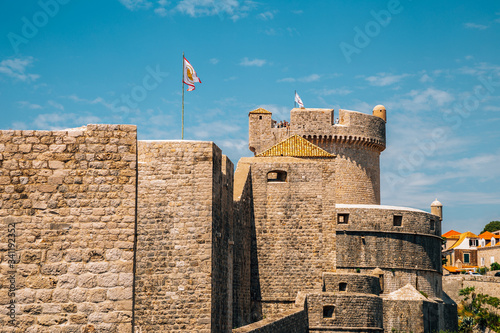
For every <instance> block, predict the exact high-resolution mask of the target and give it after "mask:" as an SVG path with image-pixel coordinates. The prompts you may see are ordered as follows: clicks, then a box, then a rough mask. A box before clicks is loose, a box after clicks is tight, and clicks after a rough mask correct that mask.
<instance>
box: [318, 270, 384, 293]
mask: <svg viewBox="0 0 500 333" xmlns="http://www.w3.org/2000/svg"><path fill="white" fill-rule="evenodd" d="M341 284H345V285H344V286H345V288H342V286H341ZM341 289H343V290H341ZM323 291H326V292H341V291H344V292H349V293H363V294H373V295H377V296H378V295H379V294H380V281H379V278H378V277H377V276H374V275H371V274H353V273H351V274H342V273H323Z"/></svg>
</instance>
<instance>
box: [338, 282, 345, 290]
mask: <svg viewBox="0 0 500 333" xmlns="http://www.w3.org/2000/svg"><path fill="white" fill-rule="evenodd" d="M339 291H347V283H345V282H340V283H339Z"/></svg>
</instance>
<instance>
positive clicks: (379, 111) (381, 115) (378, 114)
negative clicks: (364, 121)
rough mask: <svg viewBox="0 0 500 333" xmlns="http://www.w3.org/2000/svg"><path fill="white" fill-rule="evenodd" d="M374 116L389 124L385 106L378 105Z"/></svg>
mask: <svg viewBox="0 0 500 333" xmlns="http://www.w3.org/2000/svg"><path fill="white" fill-rule="evenodd" d="M373 115H374V116H375V117H379V118H382V119H384V121H385V122H387V114H386V110H385V106H383V105H377V106H375V107H374V108H373Z"/></svg>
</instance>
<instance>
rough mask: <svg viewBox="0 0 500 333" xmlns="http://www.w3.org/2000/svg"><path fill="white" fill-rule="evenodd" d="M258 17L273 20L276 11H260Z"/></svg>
mask: <svg viewBox="0 0 500 333" xmlns="http://www.w3.org/2000/svg"><path fill="white" fill-rule="evenodd" d="M257 18H259V19H261V20H263V21H268V20H272V19H273V18H274V13H273V12H270V11H267V12H263V13H260V14H259V15H257Z"/></svg>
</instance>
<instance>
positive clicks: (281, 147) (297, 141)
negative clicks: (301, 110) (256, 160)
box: [256, 135, 335, 158]
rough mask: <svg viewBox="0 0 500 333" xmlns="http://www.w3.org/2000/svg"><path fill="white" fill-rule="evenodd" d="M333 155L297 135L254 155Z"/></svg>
mask: <svg viewBox="0 0 500 333" xmlns="http://www.w3.org/2000/svg"><path fill="white" fill-rule="evenodd" d="M274 156H289V157H330V158H332V157H335V155H333V154H330V153H329V152H327V151H326V150H323V149H321V148H320V147H318V146H316V145H315V144H312V143H310V142H309V141H307V140H306V139H304V138H303V137H301V136H299V135H293V136H291V137H289V138H288V139H285V140H283V141H281V142H280V143H278V144H275V145H274V146H272V147H271V148H269V149H267V150H265V151H263V152H262V153H260V154H257V155H256V157H274Z"/></svg>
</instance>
